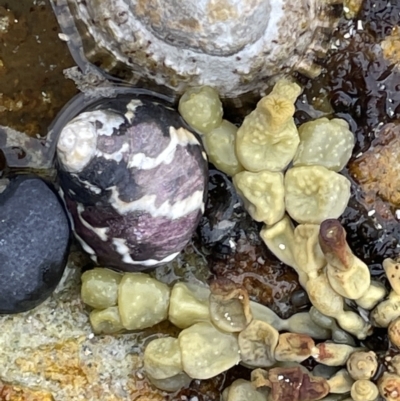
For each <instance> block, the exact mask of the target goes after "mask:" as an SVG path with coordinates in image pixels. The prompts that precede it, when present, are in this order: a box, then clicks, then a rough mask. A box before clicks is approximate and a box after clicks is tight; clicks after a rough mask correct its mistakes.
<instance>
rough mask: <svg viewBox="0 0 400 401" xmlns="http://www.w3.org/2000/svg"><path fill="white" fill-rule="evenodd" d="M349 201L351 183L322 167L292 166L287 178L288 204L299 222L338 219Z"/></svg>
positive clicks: (319, 221)
mask: <svg viewBox="0 0 400 401" xmlns="http://www.w3.org/2000/svg"><path fill="white" fill-rule="evenodd" d="M349 199H350V181H349V180H348V179H347V178H346V177H344V176H342V175H340V174H338V173H336V172H333V171H330V170H328V169H326V168H325V167H322V166H310V167H308V166H305V167H293V168H291V169H289V170H288V171H287V173H286V175H285V203H286V210H287V212H288V213H289V215H290V216H291V217H292V218H293V219H294V220H296V221H297V222H298V223H312V224H320V223H321V222H322V221H324V220H326V219H331V218H334V219H336V218H338V217H339V216H340V215H341V214H342V213H343V212H344V210H345V208H346V206H347V203H348V201H349Z"/></svg>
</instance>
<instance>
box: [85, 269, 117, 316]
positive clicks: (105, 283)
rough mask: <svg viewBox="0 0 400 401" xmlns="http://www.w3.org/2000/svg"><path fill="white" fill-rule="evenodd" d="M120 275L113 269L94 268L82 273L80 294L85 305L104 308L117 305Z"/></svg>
mask: <svg viewBox="0 0 400 401" xmlns="http://www.w3.org/2000/svg"><path fill="white" fill-rule="evenodd" d="M121 278H122V275H121V274H120V273H117V272H115V271H113V270H109V269H104V268H95V269H93V270H89V271H87V272H85V273H83V274H82V277H81V280H82V288H81V296H82V300H83V302H84V303H85V304H86V305H89V306H91V307H92V308H95V309H105V308H108V307H110V306H115V305H117V300H118V285H119V283H120V281H121Z"/></svg>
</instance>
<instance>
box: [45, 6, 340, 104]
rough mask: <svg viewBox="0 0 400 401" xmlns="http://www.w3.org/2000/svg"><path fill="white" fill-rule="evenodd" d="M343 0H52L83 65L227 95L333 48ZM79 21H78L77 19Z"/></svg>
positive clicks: (308, 69) (308, 67) (306, 67)
mask: <svg viewBox="0 0 400 401" xmlns="http://www.w3.org/2000/svg"><path fill="white" fill-rule="evenodd" d="M340 3H341V0H298V1H292V0H186V1H179V0H57V1H55V0H53V7H54V10H55V13H56V15H57V18H58V21H59V23H60V25H61V27H62V29H63V30H64V32H65V34H66V35H67V36H68V42H67V43H68V45H69V47H70V49H71V51H72V54H73V55H74V57H75V60H76V61H77V63H78V65H79V67H81V69H82V70H84V67H85V62H87V61H88V60H89V61H90V62H91V63H92V64H95V65H96V66H99V67H101V68H102V69H103V70H105V71H108V72H110V73H111V74H112V75H114V76H118V77H119V78H122V79H124V80H128V81H131V82H132V83H135V82H137V80H138V79H140V78H142V79H145V80H147V82H148V81H151V82H155V83H156V84H158V85H162V86H164V87H168V88H169V89H172V91H173V92H174V93H178V94H179V93H182V92H183V91H184V90H185V89H186V88H187V87H188V86H203V85H209V86H212V87H214V88H215V89H217V90H218V92H219V93H220V95H221V96H222V97H231V98H234V97H237V96H239V95H241V94H243V93H246V92H249V91H260V90H263V89H265V88H266V87H267V86H268V85H269V83H270V81H271V78H276V77H277V76H280V75H282V74H287V73H290V72H291V71H293V70H296V71H300V72H302V73H304V74H306V75H308V76H315V75H317V74H318V73H319V72H320V70H321V69H320V67H319V66H318V65H317V64H315V63H314V61H315V59H316V58H319V57H321V56H323V55H324V54H325V53H326V52H327V50H328V49H329V39H330V34H331V33H332V31H333V29H334V28H335V26H336V25H337V22H338V16H339V15H340V12H341V10H342V8H341V5H340ZM74 21H75V22H74Z"/></svg>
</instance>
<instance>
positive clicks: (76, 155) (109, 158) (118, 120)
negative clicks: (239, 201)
mask: <svg viewBox="0 0 400 401" xmlns="http://www.w3.org/2000/svg"><path fill="white" fill-rule="evenodd" d="M74 113H75V114H76V115H75V116H74V117H73V118H72V119H71V120H70V121H69V122H68V123H67V124H65V125H64V126H63V128H62V129H61V132H60V134H59V138H58V141H57V162H58V171H59V182H60V190H61V193H62V196H63V198H64V200H65V204H66V207H67V209H68V211H69V214H70V219H71V223H72V227H73V231H74V234H75V236H76V238H77V239H78V240H79V242H80V243H81V244H82V246H83V248H84V249H85V251H86V252H88V253H89V254H90V255H91V258H92V259H93V260H94V261H95V262H96V263H98V264H100V265H103V266H107V267H113V268H116V269H120V270H125V271H139V270H145V269H150V268H153V267H156V266H158V265H161V264H164V263H166V262H169V261H171V260H172V259H174V258H175V257H176V256H177V255H178V253H179V252H180V251H181V250H182V249H183V248H184V246H185V245H186V244H187V243H188V241H189V240H190V238H191V236H192V234H193V231H194V230H195V229H196V227H197V224H198V222H199V220H200V218H201V216H202V213H203V211H204V200H205V196H206V187H207V179H208V170H207V160H206V155H205V153H204V151H203V149H202V146H201V144H200V142H199V140H198V139H197V137H196V136H195V134H193V133H192V132H190V131H189V130H188V129H186V127H185V125H184V122H183V120H182V119H181V117H180V116H179V114H178V113H177V112H176V111H175V110H174V109H173V108H171V107H169V106H168V105H166V104H165V103H164V102H162V101H161V100H160V99H157V98H153V97H149V96H132V94H130V95H119V96H116V97H115V98H112V99H98V100H96V101H94V102H92V103H91V104H90V105H88V106H85V107H84V108H83V110H80V111H79V112H78V113H76V110H75V112H74ZM64 118H65V117H64Z"/></svg>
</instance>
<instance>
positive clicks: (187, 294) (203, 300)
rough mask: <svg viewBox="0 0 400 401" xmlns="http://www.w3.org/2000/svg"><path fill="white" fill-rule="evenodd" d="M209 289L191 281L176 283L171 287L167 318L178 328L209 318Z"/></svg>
mask: <svg viewBox="0 0 400 401" xmlns="http://www.w3.org/2000/svg"><path fill="white" fill-rule="evenodd" d="M209 296H210V290H209V289H208V288H207V287H203V286H200V285H196V284H193V283H176V284H175V285H174V286H173V287H172V291H171V299H170V302H169V311H168V319H169V321H170V322H171V323H173V324H174V325H175V326H177V327H179V328H180V329H185V328H186V327H189V326H191V325H193V324H195V323H198V322H201V321H209V320H210V312H209Z"/></svg>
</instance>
